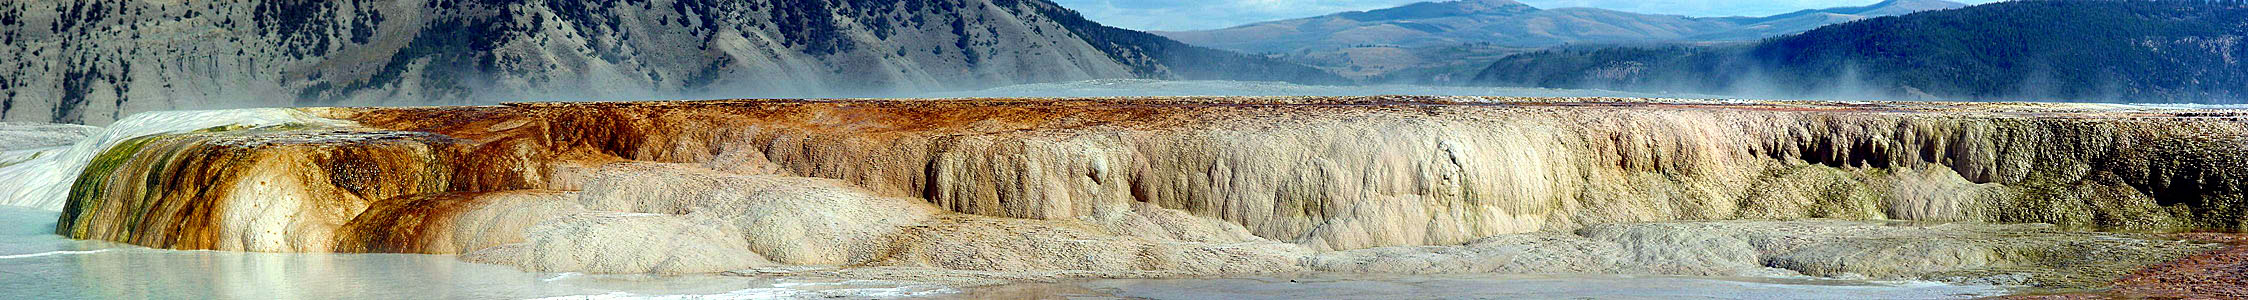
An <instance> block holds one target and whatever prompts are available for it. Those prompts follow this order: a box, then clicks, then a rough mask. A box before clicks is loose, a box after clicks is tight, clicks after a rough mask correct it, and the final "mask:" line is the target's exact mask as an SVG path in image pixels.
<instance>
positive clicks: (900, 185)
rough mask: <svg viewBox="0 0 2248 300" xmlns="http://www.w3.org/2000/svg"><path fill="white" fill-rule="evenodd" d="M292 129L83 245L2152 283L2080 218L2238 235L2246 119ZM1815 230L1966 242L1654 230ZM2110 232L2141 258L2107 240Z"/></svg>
mask: <svg viewBox="0 0 2248 300" xmlns="http://www.w3.org/2000/svg"><path fill="white" fill-rule="evenodd" d="M302 111H303V112H305V113H308V114H312V115H318V116H322V117H325V118H327V119H332V120H331V121H323V122H324V123H321V124H326V125H278V126H263V127H252V128H216V129H212V130H203V131H197V132H176V133H167V134H155V135H148V136H144V137H136V138H131V139H128V140H126V142H123V143H119V144H117V145H118V146H111V147H108V148H106V149H107V150H106V151H105V152H104V154H101V155H96V156H94V159H92V160H91V161H92V162H93V163H92V164H91V165H90V166H89V167H86V168H84V170H85V171H83V172H82V174H81V175H80V176H78V179H77V181H76V184H74V185H73V188H72V189H71V193H70V194H69V195H68V201H67V202H68V205H67V206H65V207H64V222H61V225H60V227H61V228H58V231H59V232H61V233H63V234H66V235H69V236H72V237H76V238H89V239H104V240H114V241H123V242H130V243H135V244H141V245H149V246H157V247H169V248H187V249H222V250H248V251H306V252H409V253H460V254H464V256H463V257H464V258H465V259H470V260H473V261H482V262H493V263H502V264H512V265H518V266H523V267H524V268H527V269H534V270H547V271H593V272H627V273H633V272H659V273H667V272H668V273H676V272H711V271H717V270H730V269H745V268H757V267H763V266H773V265H830V266H833V265H842V266H857V267H882V268H889V267H904V268H941V269H955V270H981V271H993V272H1042V271H1067V270H1075V271H1083V272H1110V273H1099V274H1147V273H1134V272H1157V273H1158V274H1227V273H1243V272H1247V273H1259V272H1298V271H1341V272H1406V273H1421V272H1435V273H1445V272H1493V271H1508V270H1514V271H1526V272H1551V271H1560V272H1618V273H1658V274H1691V275H1759V274H1766V275H1768V274H1785V273H1790V272H1793V273H1803V274H1812V275H1819V276H1841V275H1842V274H1857V275H1863V276H1874V277H1882V278H1936V277H1937V276H1953V277H1958V278H1973V279H1972V280H1983V279H1981V278H1988V277H1989V276H1983V275H1976V276H1966V275H1960V274H1966V273H1961V272H1969V273H1972V272H1970V271H1974V270H1986V271H1987V270H2001V271H2003V270H2012V269H2008V268H2015V269H2020V268H2030V269H2050V268H2062V267H2068V266H2075V264H2074V263H2070V262H2069V261H2067V260H2064V259H2061V258H2063V257H2065V255H2059V254H2056V253H2054V252H2051V251H2055V249H2108V250H2113V251H2116V252H2112V253H2110V254H2112V255H2106V254H2103V255H2106V256H2102V257H2110V258H2115V259H2116V260H2117V261H2124V262H2134V263H2143V262H2151V261H2158V260H2162V259H2166V258H2167V257H2174V256H2175V255H2182V253H2184V252H2185V251H2192V250H2196V249H2204V248H2206V247H2200V246H2195V245H2191V244H2182V243H2170V244H2164V243H2159V242H2153V241H2148V240H2145V239H2146V238H2145V237H2137V236H2134V235H2130V234H2105V233H2072V232H2070V231H2071V230H2083V229H2096V230H2105V231H2126V232H2130V231H2156V232H2168V231H2189V230H2216V231H2235V230H2241V229H2243V228H2244V227H2248V224H2244V223H2243V221H2242V220H2244V218H2243V215H2242V212H2241V207H2242V205H2241V203H2240V201H2242V197H2243V195H2244V194H2243V193H2242V190H2241V187H2242V185H2241V184H2240V183H2241V182H2242V180H2243V179H2242V177H2239V176H2235V175H2236V174H2234V173H2237V172H2238V171H2239V170H2248V160H2244V157H2243V156H2241V155H2239V154H2237V153H2236V152H2237V151H2234V150H2237V149H2239V148H2240V147H2242V146H2248V145H2244V144H2243V143H2248V139H2243V138H2241V137H2242V136H2244V135H2243V134H2244V133H2248V122H2243V121H2242V120H2243V119H2241V118H2240V116H2239V115H2237V113H2235V112H2230V111H2205V110H2183V109H2154V108H2145V107H2134V106H2100V105H2057V104H1948V103H1862V104H1849V103H1812V102H1699V101H1680V100H1666V101H1648V100H1618V99H1547V98H1461V97H1351V98H1148V99H1092V100H1065V99H1041V100H1006V99H975V100H941V99H939V100H911V101H879V100H829V101H800V100H729V101H700V102H633V103H552V104H511V105H506V106H476V107H418V108H335V109H306V110H302ZM333 120H344V121H333ZM346 121H348V122H346ZM32 203H38V202H36V201H34V202H32ZM1801 219H1850V220H1902V221H1915V222H1933V223H1950V222H1960V223H1965V224H1963V225H1947V226H1934V227H1929V228H1935V229H1912V228H1902V227H1897V228H1892V227H1883V226H1872V225H1866V224H1878V223H1854V222H1840V221H1829V222H1828V223H1818V222H1810V223H1802V222H1764V223H1758V222H1746V223H1726V222H1718V223H1711V224H1716V225H1693V224H1699V223H1683V224H1674V225H1662V224H1652V225H1648V224H1634V223H1639V222H1651V221H1695V220H1801ZM1835 222H1840V223H1835ZM1979 223H2047V224H2054V225H2056V226H2051V227H2035V226H2033V227H2019V228H2017V227H2007V226H2014V225H1974V224H1979ZM1982 226H1991V227H1982ZM2010 232H2022V234H2024V235H2022V236H2013V235H2009V234H2011V233H2010ZM2094 236H2106V237H2105V238H2092V237H2094ZM2107 238H2114V239H2123V240H2136V241H2138V242H2123V243H2105V242H2096V241H2093V242H2087V241H2086V239H2093V240H2098V239H2107ZM1994 241H2006V242H1994ZM2087 243H2090V244H2087ZM1427 246H1433V247H1435V248H1425V249H1424V248H1414V247H1427ZM1399 247H1403V248H1399ZM1866 247H1872V248H1866ZM1922 250H1926V251H1922ZM1899 251H1902V252H1899ZM1541 253H1542V254H1541ZM2103 253H2109V252H2103ZM1907 256H1910V258H1911V259H1905V258H1906V257H1907ZM1541 257H1542V258H1541ZM1414 262H1417V263H1414ZM2120 265H2123V266H2130V265H2135V264H2120ZM1415 266H1420V267H1415ZM2040 266H2043V267H2040ZM877 270H880V269H877ZM1165 272H1168V273H1165ZM2099 272H2107V273H2102V274H2120V272H2122V271H2118V270H2104V271H2099ZM1975 274H1984V273H1975ZM2072 274H2077V273H2072ZM1984 275H1989V274H1984ZM1992 276H1995V275H1992ZM1959 280H1970V279H1959ZM2062 281H2066V280H2062ZM2071 282H2079V281H2071Z"/></svg>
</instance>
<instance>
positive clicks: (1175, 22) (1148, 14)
mask: <svg viewBox="0 0 2248 300" xmlns="http://www.w3.org/2000/svg"><path fill="white" fill-rule="evenodd" d="M1423 1H1441V0H1054V2H1055V3H1060V4H1061V5H1062V6H1063V7H1068V8H1070V9H1075V10H1077V11H1078V12H1079V13H1082V14H1084V15H1085V17H1086V18H1089V19H1092V20H1093V21H1096V22H1101V24H1106V25H1109V26H1116V27H1122V28H1127V29H1138V30H1162V31H1177V30H1202V29H1218V28H1225V27H1232V26H1234V25H1241V24H1248V23H1255V22H1262V21H1271V20H1281V19H1292V18H1301V17H1311V16H1319V15H1326V14H1332V13H1338V12H1345V11H1358V10H1370V9H1380V8H1388V7H1395V6H1399V5H1405V4H1408V3H1413V2H1423ZM1516 1H1520V2H1522V3H1524V4H1529V5H1530V6H1536V7H1538V8H1563V7H1594V8H1605V9H1612V10H1620V11H1628V12H1636V13H1652V14H1671V15H1687V16H1697V17H1727V16H1767V15H1775V14H1780V13H1786V12H1792V11H1797V10H1804V9H1818V8H1829V7H1842V6H1864V5H1868V4H1873V3H1877V2H1881V1H1880V0H1516ZM1952 1H1954V2H1961V3H1968V4H1981V3H1989V2H1992V1H1995V0H1952Z"/></svg>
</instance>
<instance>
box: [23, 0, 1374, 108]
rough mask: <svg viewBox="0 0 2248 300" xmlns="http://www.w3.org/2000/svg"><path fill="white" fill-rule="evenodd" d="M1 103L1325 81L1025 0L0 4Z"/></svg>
mask: <svg viewBox="0 0 2248 300" xmlns="http://www.w3.org/2000/svg"><path fill="white" fill-rule="evenodd" d="M0 52H5V53H10V54H11V55H7V56H0V90H4V91H5V92H4V94H0V119H4V120H9V121H38V122H57V123H85V124H97V125H99V124H107V123H109V122H111V121H114V120H117V119H118V118H120V117H123V116H125V115H129V114H132V113H135V112H143V111H157V110H186V109H215V108H243V107H286V106H319V105H357V106H367V105H383V106H389V105H462V104H478V103H486V104H488V103H496V101H492V100H490V99H546V100H599V99H645V98H655V97H660V98H674V99H676V98H700V97H793V96H833V95H887V94H891V93H906V92H921V91H941V90H958V89H973V88H983V87H992V86H1000V85H1008V84H1016V83H1031V82H1056V81H1069V80H1083V79H1096V78H1157V79H1219V78H1227V79H1247V80H1278V81H1297V82H1338V81H1339V79H1338V78H1336V77H1333V76H1331V75H1327V74H1325V73H1323V72H1320V71H1317V70H1314V69H1310V68H1308V67H1302V66H1296V65H1291V64H1285V63H1277V62H1273V61H1270V60H1265V59H1261V58H1255V57H1248V56H1242V55H1237V54H1231V53H1226V52H1221V51H1215V50H1209V49H1202V48H1196V47H1192V46H1186V45H1184V44H1180V43H1178V42H1174V41H1170V40H1168V39H1163V38H1161V37H1156V36H1154V35H1150V34H1146V33H1140V32H1135V31H1130V30H1123V29H1116V28H1110V27H1106V26H1101V25H1100V24H1096V23H1093V22H1090V21H1086V20H1084V19H1083V18H1081V17H1079V16H1078V15H1077V14H1076V13H1075V12H1072V11H1069V10H1067V9H1064V8H1061V7H1059V6H1056V5H1054V4H1052V3H1049V2H1046V1H1040V0H915V1H861V0H763V1H697V0H676V1H674V0H644V1H527V0H377V1H280V0H277V1H255V0H233V1H192V2H180V1H13V2H9V3H5V4H0Z"/></svg>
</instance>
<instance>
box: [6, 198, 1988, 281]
mask: <svg viewBox="0 0 2248 300" xmlns="http://www.w3.org/2000/svg"><path fill="white" fill-rule="evenodd" d="M56 216H57V213H55V212H46V211H35V210H27V209H21V208H10V207H0V299H464V298H465V299H492V298H501V299H524V298H547V297H553V298H560V299H586V298H699V299H762V298H888V297H917V296H942V297H947V298H1063V297H1076V298H1096V299H1097V298H1117V297H1142V298H1156V299H1228V300H1240V299H1297V298H1307V297H1309V298H1341V299H1349V298H1359V299H1399V298H1493V297H1496V298H1524V297H1527V298H1577V297H1593V298H1650V299H1695V298H1701V299H1820V298H1827V299H1900V298H1909V299H1927V298H1966V297H1977V296H1989V295H1997V294H2000V293H2003V292H2004V290H2001V289H1997V288H1992V287H1970V286H1952V285H1938V284H1897V283H1868V282H1862V281H1837V280H1814V279H1773V278H1707V277H1650V276H1611V275H1460V276H1387V277H1385V276H1367V275H1347V276H1346V275H1324V276H1320V275H1315V276H1306V277H1295V278H1231V279H1170V280H1092V281H1081V282H1066V283H1026V284H1011V285H1000V286H984V287H973V288H963V289H953V288H949V287H945V286H941V285H933V284H920V283H903V282H887V281H844V280H807V279H801V278H745V277H729V276H716V275H699V276H648V275H582V274H574V273H531V272H522V271H517V270H515V269H514V268H511V267H505V266H498V265H483V264H471V263H463V262H460V261H459V260H456V259H455V258H454V257H453V256H450V255H418V254H288V253H240V252H217V251H174V250H157V249H149V248H143V247H135V246H129V245H121V244H114V243H105V242H92V241H77V240H69V239H64V238H62V237H61V236H57V235H54V234H52V233H50V232H49V231H51V230H52V229H53V228H54V227H53V226H54V220H55V217H56Z"/></svg>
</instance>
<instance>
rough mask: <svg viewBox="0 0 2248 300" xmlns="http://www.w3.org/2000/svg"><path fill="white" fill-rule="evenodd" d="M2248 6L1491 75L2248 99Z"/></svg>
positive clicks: (1980, 26)
mask: <svg viewBox="0 0 2248 300" xmlns="http://www.w3.org/2000/svg"><path fill="white" fill-rule="evenodd" d="M2244 38H2248V2H2244V1H2238V0H2225V1H2009V2H1999V3H1992V4H1985V5H1977V6H1973V7H1967V8H1961V9H1955V10H1948V11H1939V12H1927V13H1917V14H1910V15H1904V16H1898V17H1885V18H1876V19H1870V20H1863V21H1857V22H1851V23H1846V24H1840V25H1834V26H1828V27H1823V28H1819V29H1817V30H1811V31H1808V32H1804V33H1801V34H1797V35H1791V36H1786V37H1780V38H1774V39H1770V40H1766V41H1762V42H1758V43H1754V44H1746V45H1701V46H1660V47H1606V48H1572V49H1558V50H1547V51H1541V52H1534V53H1528V54H1521V55H1515V56H1510V57H1507V58H1505V59H1502V60H1500V61H1498V62H1497V63H1495V64H1492V65H1490V66H1489V67H1487V68H1486V69H1484V70H1483V71H1482V72H1481V74H1480V75H1479V76H1477V78H1476V79H1475V83H1477V84H1481V85H1497V86H1536V87H1553V88H1606V89H1623V90H1638V91H1676V92H1701V93H1716V94H1731V95H1752V96H1770V97H1785V98H1800V97H1821V98H1847V99H1867V98H1888V99H1897V98H1921V99H1953V100H2037V101H2119V102H2199V103H2241V102H2242V101H2248V64H2243V60H2248V45H2244V44H2243V43H2242V40H2243V39H2244Z"/></svg>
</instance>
